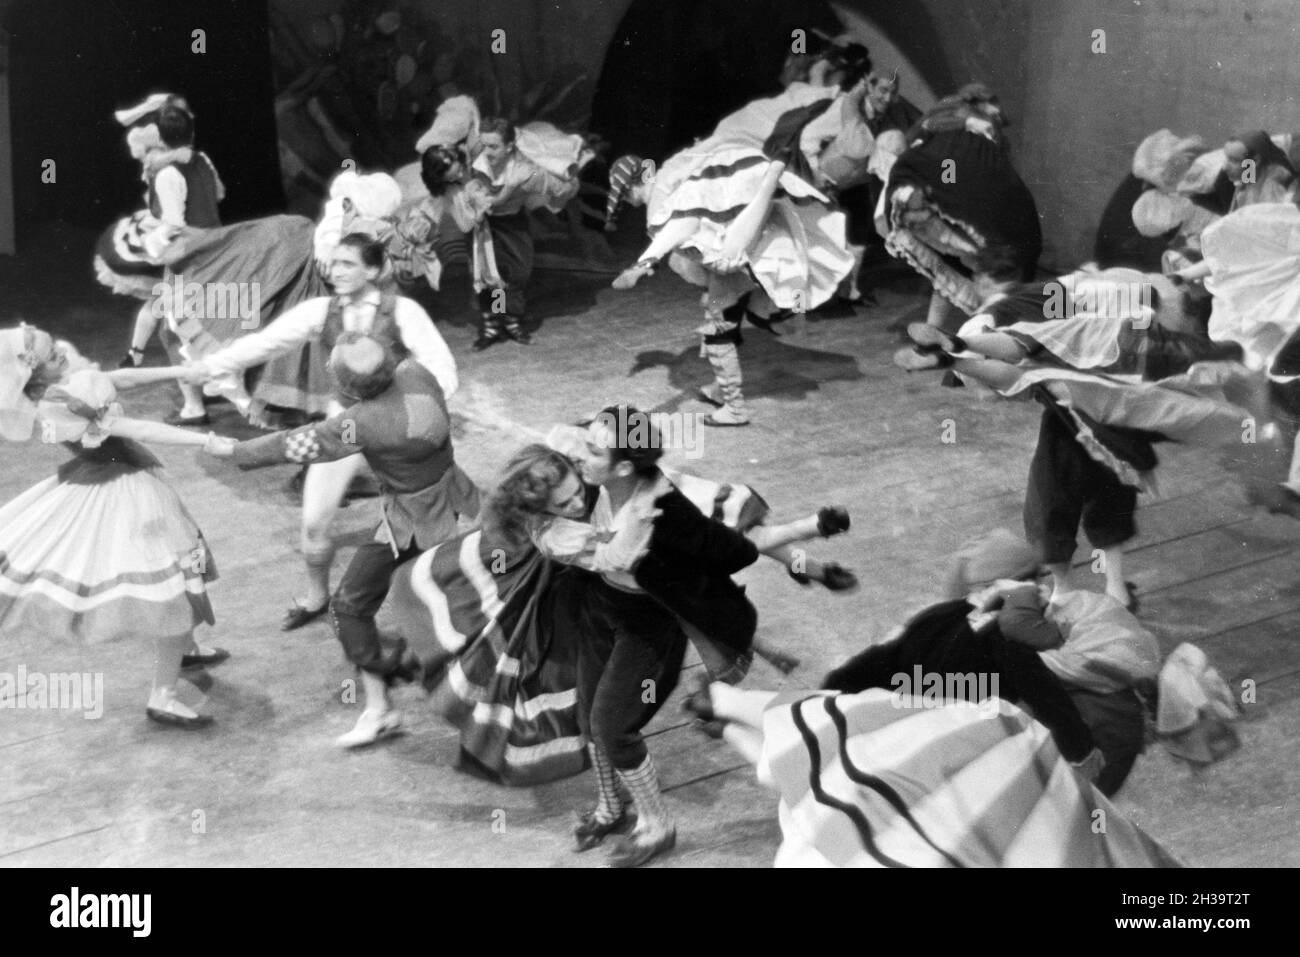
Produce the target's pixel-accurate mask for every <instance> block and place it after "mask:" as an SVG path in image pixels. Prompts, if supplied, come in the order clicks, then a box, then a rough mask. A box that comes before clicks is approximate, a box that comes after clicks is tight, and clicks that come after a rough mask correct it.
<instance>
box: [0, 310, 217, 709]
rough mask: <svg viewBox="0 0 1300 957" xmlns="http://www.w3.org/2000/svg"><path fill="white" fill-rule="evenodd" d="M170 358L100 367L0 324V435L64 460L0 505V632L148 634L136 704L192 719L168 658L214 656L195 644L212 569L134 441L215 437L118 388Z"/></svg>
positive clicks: (150, 379) (36, 637)
mask: <svg viewBox="0 0 1300 957" xmlns="http://www.w3.org/2000/svg"><path fill="white" fill-rule="evenodd" d="M183 373H184V370H183V369H181V368H175V367H170V368H161V369H120V370H117V371H114V372H108V373H104V372H100V371H99V368H98V367H97V366H94V365H92V364H90V363H88V362H86V361H85V360H84V359H82V358H81V356H80V355H78V354H77V352H76V350H75V349H73V348H72V346H71V345H70V344H68V343H56V342H55V341H54V340H53V339H52V338H51V337H50V335H49V334H48V333H46V332H43V331H41V330H39V329H36V328H33V327H32V326H20V327H18V328H16V329H5V330H0V436H2V437H3V438H4V439H6V440H8V441H12V442H26V441H30V440H31V439H32V438H34V437H39V438H40V439H41V441H44V442H60V443H64V444H65V445H67V446H68V447H69V448H70V449H71V450H72V452H73V454H74V458H73V459H72V460H71V461H69V462H67V463H65V464H64V465H63V466H61V467H60V468H59V473H58V475H56V476H51V477H50V478H48V479H46V480H45V481H43V482H41V483H40V484H38V485H35V486H33V487H32V488H30V489H28V490H27V491H26V492H24V493H23V494H22V495H19V496H18V497H17V498H16V499H14V500H13V501H12V502H9V503H8V504H7V505H5V506H3V507H0V635H3V636H4V639H5V640H6V641H17V642H20V643H21V642H28V643H29V646H28V647H29V650H33V649H36V648H38V647H40V646H41V645H44V644H45V643H46V642H48V641H49V640H50V639H51V637H52V636H58V635H66V636H70V637H73V638H75V639H78V640H80V641H83V642H102V641H112V640H114V639H118V638H128V637H129V638H137V639H138V638H148V639H151V640H152V641H153V642H154V645H155V649H156V652H155V664H154V676H153V690H152V691H151V692H150V694H149V701H148V706H147V707H146V713H147V714H148V716H149V717H150V718H151V719H152V720H154V721H158V722H160V723H163V724H168V725H175V726H180V727H197V726H200V725H204V724H208V723H210V722H211V721H212V718H211V717H209V716H207V715H199V714H196V713H195V712H194V711H193V710H192V709H191V708H189V707H188V706H187V705H185V704H184V703H183V702H182V701H181V700H180V699H179V698H178V697H177V693H176V685H177V681H178V680H179V676H180V671H181V668H182V667H194V666H200V665H212V664H219V663H220V662H222V661H224V660H225V659H226V658H227V657H229V656H228V654H227V653H226V652H224V651H222V650H221V649H219V648H211V649H205V648H200V647H199V646H198V645H196V644H195V640H194V629H195V628H197V627H198V626H199V625H201V624H205V623H206V624H209V625H210V624H212V623H213V622H214V621H215V618H214V616H213V613H212V605H211V603H210V602H209V600H208V595H207V589H206V586H207V583H208V582H210V581H213V580H214V579H215V578H216V577H217V575H216V568H215V566H214V565H213V563H212V557H211V554H210V552H209V551H208V546H207V542H205V541H204V539H203V534H202V532H200V531H199V528H198V526H197V525H196V524H195V523H194V519H193V518H192V517H191V516H190V513H189V511H188V510H187V509H186V508H185V506H184V504H182V502H181V500H180V498H178V497H177V495H176V493H175V492H174V491H173V490H172V488H171V486H170V485H168V484H167V483H166V482H165V481H163V479H162V477H161V472H162V465H161V463H160V462H159V461H158V460H157V459H156V458H154V456H153V455H152V454H150V452H149V451H148V450H147V449H146V448H145V447H144V446H143V445H141V444H139V443H140V442H150V443H155V442H156V443H159V444H164V445H187V446H193V447H205V448H209V449H215V448H218V447H220V446H221V445H223V444H224V440H221V439H220V438H218V437H214V436H212V435H200V434H198V433H195V432H189V431H186V430H185V429H180V428H176V427H173V426H170V425H164V424H162V423H158V422H148V421H143V420H139V419H131V418H127V417H126V416H124V415H123V414H122V407H121V406H120V405H119V404H118V402H117V393H118V390H119V389H129V388H134V387H136V386H140V385H146V384H150V383H154V382H162V381H164V380H167V379H175V378H177V377H179V376H181V375H183Z"/></svg>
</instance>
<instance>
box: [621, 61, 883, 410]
mask: <svg viewBox="0 0 1300 957" xmlns="http://www.w3.org/2000/svg"><path fill="white" fill-rule="evenodd" d="M825 64H826V67H827V68H826V69H824V70H822V71H820V72H819V74H818V78H819V79H820V80H821V81H822V82H823V83H825V84H826V85H812V84H810V83H801V82H795V83H791V84H790V85H789V86H788V87H787V88H786V90H785V92H784V93H782V94H781V95H779V96H776V97H771V98H768V99H763V100H755V101H754V102H752V103H750V104H748V105H746V106H745V107H744V108H742V109H740V110H738V111H736V112H735V113H733V114H731V115H730V116H728V117H726V118H724V119H723V120H722V121H721V122H719V123H718V125H717V127H716V128H715V129H714V132H713V135H712V136H710V137H709V138H708V139H705V140H703V141H701V142H699V143H696V144H695V145H694V146H691V147H688V148H687V149H685V150H682V151H681V152H679V153H677V154H675V155H674V156H672V157H671V158H670V159H668V160H667V161H666V162H665V163H664V165H663V167H662V169H660V170H659V172H658V174H657V175H656V176H654V178H653V180H652V181H651V182H649V183H645V182H641V183H637V182H635V179H634V178H632V177H626V176H623V175H620V176H619V177H618V178H617V179H616V180H615V185H616V186H617V184H618V183H619V182H625V183H627V185H628V186H629V187H630V188H629V191H628V193H627V195H626V197H625V198H626V201H627V202H629V203H632V204H640V203H645V205H646V207H647V218H646V223H647V231H648V232H649V233H650V236H651V243H650V245H649V246H648V247H647V248H646V250H645V251H644V252H643V253H642V254H641V256H640V258H639V259H638V261H637V263H636V265H634V266H632V267H630V268H629V269H627V270H624V272H623V273H622V274H621V275H620V276H619V277H618V278H617V279H616V280H615V281H614V286H615V288H617V289H629V288H631V287H632V286H634V285H635V284H636V283H637V281H638V280H639V279H640V278H641V277H642V276H645V275H649V274H650V273H651V272H652V270H653V268H654V265H655V264H656V263H657V262H658V261H659V260H660V259H662V258H663V257H664V256H670V257H671V258H670V259H669V265H670V266H671V267H672V268H673V270H674V271H675V272H677V273H678V274H679V275H681V276H682V278H684V279H686V280H687V281H688V282H690V283H692V284H694V285H699V286H703V287H705V289H706V290H707V293H706V297H705V323H704V325H702V326H701V327H700V328H699V332H700V334H701V337H702V342H701V351H702V353H703V355H704V356H705V357H706V358H707V359H708V360H709V364H710V365H711V366H712V368H713V373H714V379H715V381H714V383H713V384H712V386H711V387H709V388H705V389H702V390H701V391H700V397H701V398H702V399H704V401H706V402H708V403H710V404H711V405H716V406H718V407H719V408H718V411H717V412H714V413H712V414H710V415H709V416H708V417H707V418H706V419H705V420H704V421H705V423H706V424H708V425H712V426H743V425H748V424H749V413H748V411H747V409H746V407H745V399H744V390H743V376H742V373H741V369H740V356H739V352H738V350H737V346H738V345H739V343H740V341H741V339H740V325H741V322H742V321H743V320H744V319H745V317H746V316H747V315H751V316H757V317H758V318H755V319H754V320H753V321H755V322H756V324H758V325H760V326H769V325H770V324H769V322H768V318H769V317H770V316H771V314H772V313H773V312H774V311H776V310H791V311H794V312H806V311H809V310H812V309H815V308H817V307H818V306H820V305H822V304H823V303H825V302H827V301H828V300H829V299H830V298H831V297H832V296H834V295H835V294H836V292H837V291H838V290H839V288H840V285H841V283H843V282H844V280H845V279H847V278H848V277H849V276H850V275H851V273H852V271H853V268H854V264H855V263H854V257H853V255H852V253H851V252H850V250H849V248H848V240H847V235H846V220H845V217H844V214H843V213H842V212H841V211H839V210H837V209H835V208H833V205H832V202H831V199H830V197H829V196H828V195H826V193H824V192H823V191H822V190H821V189H820V188H819V186H818V184H819V183H820V184H821V185H823V186H824V185H826V179H825V177H822V176H820V175H819V172H818V167H819V161H818V157H819V156H820V154H821V153H822V151H823V149H824V148H825V147H826V144H827V142H828V141H830V142H832V143H835V142H838V140H839V138H840V137H841V136H845V137H847V136H851V130H852V128H853V120H854V118H855V117H857V116H859V115H860V112H861V101H862V98H863V96H865V93H866V86H865V84H863V85H861V86H859V85H858V80H859V79H860V77H861V76H862V74H864V73H865V72H866V71H867V70H869V69H870V61H869V60H867V59H866V58H865V51H863V57H862V58H861V59H857V60H853V61H851V62H850V61H848V60H841V59H839V58H838V55H836V56H830V55H828V57H827V58H826V60H825ZM841 89H843V90H846V91H848V92H844V93H841ZM621 162H622V164H623V171H624V172H626V169H627V166H628V161H627V160H626V159H625V160H624V161H621ZM632 162H633V163H635V165H640V164H639V163H636V161H635V160H633V161H632ZM617 166H618V164H616V167H617ZM623 198H624V197H611V199H612V207H613V209H614V211H615V212H617V207H618V202H619V201H620V200H622V199H623ZM751 307H752V308H751Z"/></svg>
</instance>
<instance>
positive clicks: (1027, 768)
mask: <svg viewBox="0 0 1300 957" xmlns="http://www.w3.org/2000/svg"><path fill="white" fill-rule="evenodd" d="M800 695H801V697H794V696H792V695H789V694H783V695H780V696H778V697H777V698H776V700H775V701H774V702H773V703H772V704H771V705H770V706H769V707H768V709H767V711H766V713H765V715H764V723H763V732H764V742H763V754H762V758H761V760H760V762H759V778H760V779H761V780H762V781H763V782H764V783H765V784H768V785H770V786H771V787H773V788H775V789H776V790H777V791H779V792H780V795H781V804H780V819H781V833H782V837H783V843H782V845H781V848H780V850H779V851H778V852H777V857H776V865H777V866H779V867H780V866H788V867H828V866H829V867H1173V866H1179V863H1178V861H1177V860H1175V859H1174V858H1173V857H1172V856H1171V855H1170V854H1169V853H1168V852H1167V851H1165V850H1164V849H1163V848H1162V847H1161V846H1160V845H1159V844H1157V843H1156V842H1155V841H1153V840H1152V839H1151V838H1149V837H1147V835H1146V834H1144V833H1143V832H1142V831H1141V830H1140V829H1139V828H1137V827H1136V826H1135V825H1133V824H1131V823H1130V822H1128V821H1127V820H1125V819H1124V818H1123V817H1122V816H1121V815H1120V813H1119V811H1118V810H1116V809H1115V807H1114V806H1113V805H1111V804H1110V802H1108V801H1107V800H1106V799H1105V798H1104V797H1103V796H1102V795H1101V793H1100V792H1099V791H1098V790H1097V789H1096V788H1094V787H1093V786H1092V785H1090V784H1088V783H1087V782H1085V781H1084V780H1082V779H1081V778H1080V777H1078V775H1077V774H1076V773H1075V771H1074V769H1073V768H1071V767H1070V765H1069V764H1068V763H1066V761H1065V760H1064V759H1063V758H1062V757H1061V755H1060V753H1059V752H1058V751H1057V750H1056V745H1055V744H1054V743H1053V741H1052V737H1051V735H1050V734H1049V733H1048V731H1047V729H1046V728H1044V727H1043V726H1042V725H1040V724H1038V723H1037V722H1035V721H1033V720H1031V719H1030V718H1029V717H1028V716H1027V715H1025V713H1024V712H1022V711H1020V710H1019V709H1018V708H1016V707H1014V706H1013V705H1010V704H1007V703H1006V702H999V704H1000V707H993V708H990V707H989V706H988V704H987V703H986V704H984V705H948V706H943V707H920V706H919V704H920V702H919V701H918V699H915V698H911V697H908V696H896V695H895V694H893V693H891V692H888V691H884V690H879V689H873V690H870V691H866V692H863V693H861V694H855V695H836V694H814V695H811V696H809V695H807V693H806V692H801V693H800ZM909 705H916V706H915V707H909Z"/></svg>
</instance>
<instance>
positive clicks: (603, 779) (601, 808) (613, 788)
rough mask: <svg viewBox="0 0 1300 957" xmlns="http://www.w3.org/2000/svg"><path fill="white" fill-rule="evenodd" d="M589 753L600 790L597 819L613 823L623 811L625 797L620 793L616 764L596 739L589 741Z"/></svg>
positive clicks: (601, 821)
mask: <svg viewBox="0 0 1300 957" xmlns="http://www.w3.org/2000/svg"><path fill="white" fill-rule="evenodd" d="M587 753H588V754H590V755H591V767H592V769H593V770H594V771H595V772H596V787H597V788H598V789H599V792H600V797H599V803H597V805H596V820H597V821H599V822H600V823H601V824H612V823H613V822H614V821H617V820H618V818H619V816H620V815H621V814H622V813H623V799H622V798H620V797H619V795H618V781H617V780H616V779H615V777H614V766H613V765H612V764H610V763H609V755H608V754H606V753H605V751H604V749H603V748H601V746H600V745H598V744H597V743H596V742H595V741H588V742H587Z"/></svg>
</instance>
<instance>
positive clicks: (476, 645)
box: [389, 530, 587, 785]
mask: <svg viewBox="0 0 1300 957" xmlns="http://www.w3.org/2000/svg"><path fill="white" fill-rule="evenodd" d="M573 574H574V573H573V572H572V571H571V570H569V569H559V568H556V567H555V566H553V565H552V563H551V562H549V561H547V560H546V559H544V558H543V557H542V556H541V554H540V553H539V552H537V551H536V550H533V549H530V550H529V551H528V552H527V553H526V554H525V555H524V556H522V557H518V556H517V557H513V558H507V556H506V555H505V554H504V552H502V551H499V550H497V551H494V550H491V549H486V547H485V546H484V544H483V541H482V532H481V531H480V530H475V531H472V532H469V533H467V534H465V535H461V536H459V537H457V538H453V539H451V540H450V541H447V542H444V543H442V544H441V545H438V546H436V547H435V548H432V549H430V550H429V551H427V552H425V553H423V554H422V555H420V557H419V558H417V559H415V560H414V561H411V562H408V563H407V564H406V565H403V566H402V567H401V568H400V569H398V571H397V574H396V575H395V576H394V578H393V585H392V589H391V591H390V593H389V607H390V609H391V610H392V612H393V614H394V617H395V619H396V624H397V631H398V632H399V633H400V634H401V635H402V637H403V638H405V639H406V642H407V645H408V647H409V648H410V649H411V650H412V651H414V652H415V653H416V654H417V655H418V656H419V657H420V660H421V662H422V663H423V665H424V673H425V674H426V675H429V676H437V677H436V678H435V679H434V681H433V682H428V681H427V682H426V684H433V687H432V688H431V690H433V692H434V697H435V701H436V702H437V707H438V710H439V711H440V712H441V713H442V715H443V716H444V717H445V718H446V719H447V720H448V721H450V722H451V723H452V724H453V725H455V726H456V727H457V728H459V729H460V743H461V750H462V753H463V754H464V755H467V756H468V758H469V759H470V760H471V761H472V763H473V764H475V765H476V766H477V767H478V768H480V769H481V770H485V771H487V772H488V773H489V774H490V775H492V776H493V777H495V778H496V779H497V780H499V781H500V782H501V783H503V784H511V785H531V784H540V783H543V782H546V781H553V780H556V779H558V778H563V777H568V776H569V775H572V774H577V773H578V772H580V771H582V770H583V769H584V768H586V766H587V751H586V741H585V738H584V737H583V736H582V734H581V732H580V731H579V730H578V717H577V691H576V690H575V689H576V683H577V681H576V666H575V660H576V659H575V654H574V652H575V646H574V642H573V641H571V640H569V638H568V637H567V636H566V635H564V634H558V633H557V631H558V629H557V627H556V626H554V625H553V624H552V623H553V622H557V621H563V620H565V618H566V617H567V620H569V621H572V620H574V616H573V615H568V616H565V615H563V614H561V613H560V612H561V611H562V608H563V603H564V602H566V601H569V600H571V597H572V591H571V589H569V588H568V587H566V583H567V582H568V581H569V580H570V576H572V575H573ZM434 682H436V684H435V683H434Z"/></svg>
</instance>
